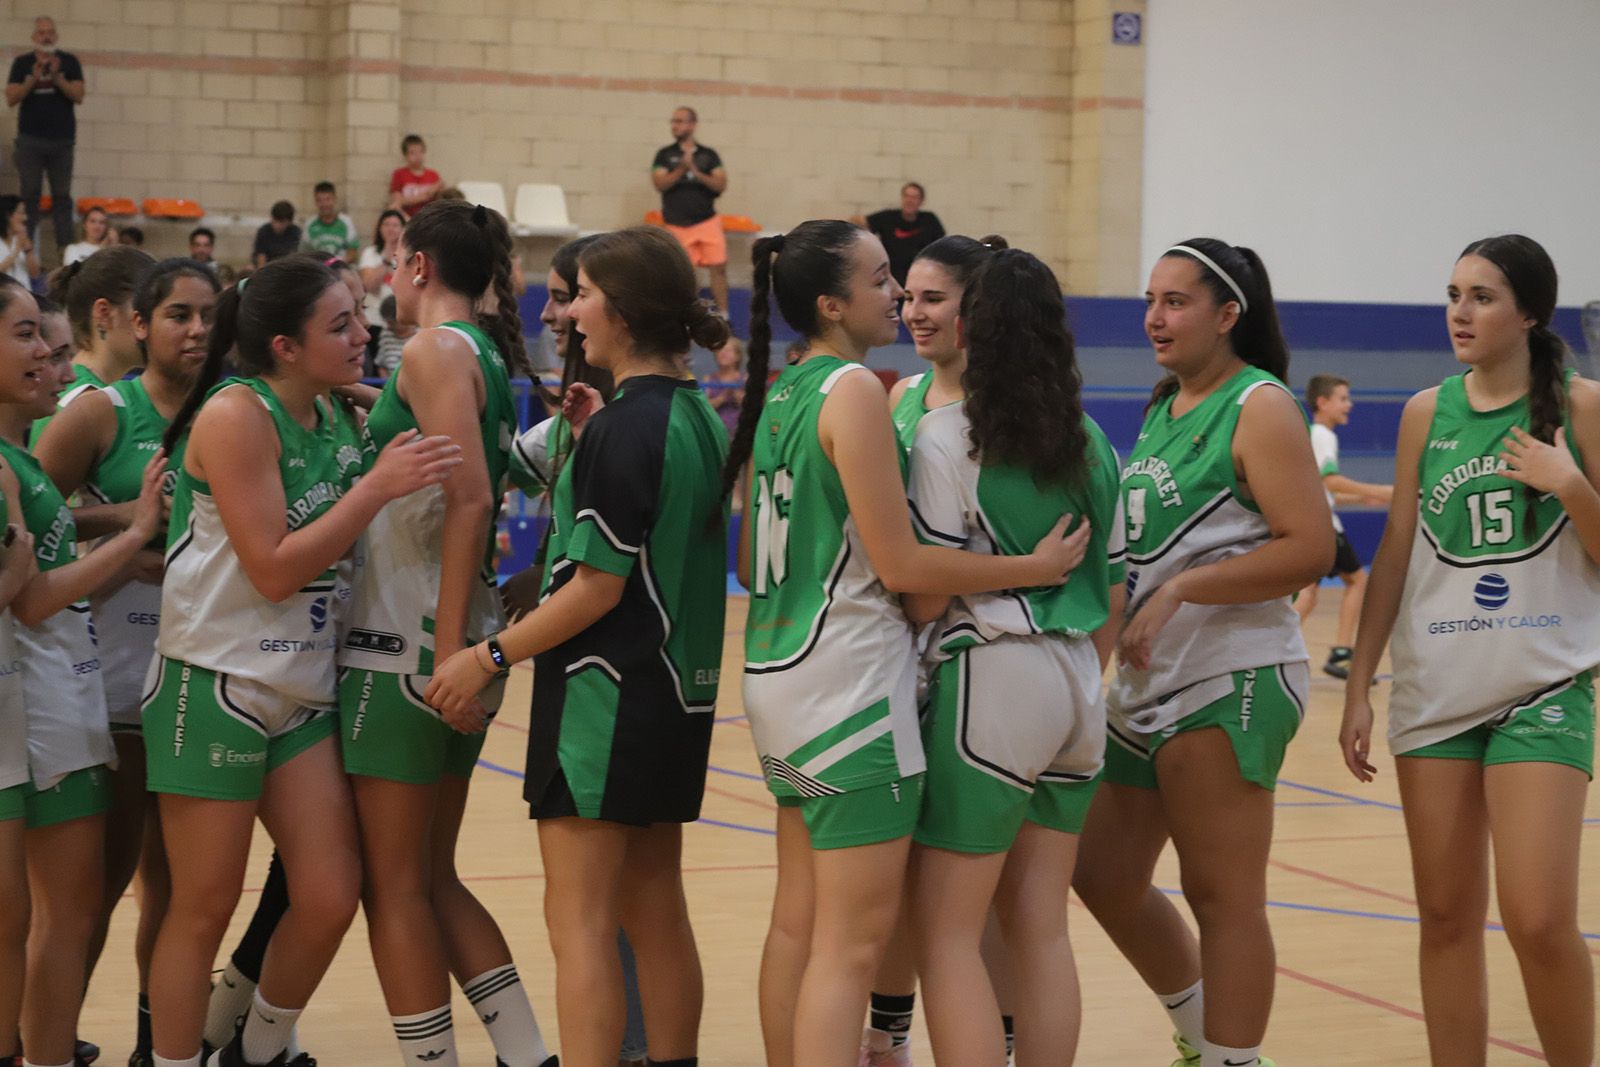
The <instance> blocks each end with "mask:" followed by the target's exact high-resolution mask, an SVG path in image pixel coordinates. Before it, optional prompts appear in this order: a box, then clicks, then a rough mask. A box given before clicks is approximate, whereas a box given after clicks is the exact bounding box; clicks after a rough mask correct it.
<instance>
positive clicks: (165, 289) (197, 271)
mask: <svg viewBox="0 0 1600 1067" xmlns="http://www.w3.org/2000/svg"><path fill="white" fill-rule="evenodd" d="M179 278H197V279H199V280H200V281H202V282H205V283H206V285H208V286H210V287H211V291H212V292H213V293H219V292H221V291H222V286H221V285H219V284H218V283H217V276H216V275H215V274H212V273H211V271H209V270H207V269H206V265H205V264H204V263H196V262H195V261H194V260H192V259H187V258H185V257H181V256H180V257H175V258H173V259H163V260H162V261H161V262H160V263H157V264H156V265H155V266H154V267H151V268H150V269H149V270H147V271H145V273H144V276H143V277H142V278H140V279H139V288H138V289H136V290H135V291H134V294H133V311H134V314H136V315H138V316H139V317H140V318H141V319H143V320H144V321H145V323H146V324H147V325H148V324H149V323H150V321H151V320H152V319H154V318H155V314H156V308H158V307H160V306H161V302H162V301H163V300H165V299H166V298H167V297H169V296H171V295H172V290H173V288H174V287H175V286H176V285H177V283H178V279H179ZM139 349H140V350H141V351H144V342H143V341H140V342H139ZM149 358H150V354H149V353H148V352H145V360H146V362H148V361H149Z"/></svg>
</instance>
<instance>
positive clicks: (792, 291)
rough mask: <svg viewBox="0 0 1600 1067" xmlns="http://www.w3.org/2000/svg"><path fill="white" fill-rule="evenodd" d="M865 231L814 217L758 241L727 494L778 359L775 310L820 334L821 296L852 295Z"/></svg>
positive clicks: (802, 329)
mask: <svg viewBox="0 0 1600 1067" xmlns="http://www.w3.org/2000/svg"><path fill="white" fill-rule="evenodd" d="M861 233H862V231H861V230H859V229H857V228H856V227H855V226H854V225H853V224H851V223H848V222H844V221H843V220H840V219H813V220H811V221H810V222H802V223H801V224H800V225H798V226H796V227H795V228H794V229H792V230H790V231H789V232H788V233H786V234H783V233H780V234H778V235H776V236H774V237H762V238H759V239H757V241H756V243H755V246H754V247H753V248H752V249H751V252H750V259H751V262H752V263H753V264H754V266H755V278H754V281H753V282H752V284H751V286H750V358H749V360H748V361H747V362H746V363H745V381H744V402H743V403H742V404H740V405H739V424H738V426H737V428H736V429H735V430H734V431H733V440H732V441H731V442H730V443H729V445H728V458H727V460H726V461H725V462H724V463H723V466H722V495H723V496H724V497H726V496H727V495H728V494H729V493H731V492H733V486H734V483H735V482H737V481H738V480H739V473H740V471H742V470H743V468H744V465H745V461H746V460H748V459H749V458H750V449H751V447H752V446H753V445H754V443H755V437H756V423H757V422H759V421H760V419H761V408H762V407H763V406H764V405H765V404H766V402H767V367H768V364H769V363H770V362H771V358H772V308H771V305H770V303H769V298H775V299H776V300H777V302H778V311H779V313H780V314H782V315H783V320H784V321H785V322H787V323H788V324H789V325H790V326H792V327H794V329H795V330H796V331H797V332H798V333H799V334H800V335H801V336H803V337H806V338H812V337H815V336H816V335H817V332H818V331H817V298H818V297H819V296H838V297H842V296H846V295H847V294H848V293H849V279H850V250H851V249H852V248H854V247H855V243H856V241H858V240H860V238H861Z"/></svg>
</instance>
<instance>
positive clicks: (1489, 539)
mask: <svg viewBox="0 0 1600 1067" xmlns="http://www.w3.org/2000/svg"><path fill="white" fill-rule="evenodd" d="M1529 425H1530V424H1529V416H1528V401H1527V398H1526V397H1524V398H1522V399H1520V400H1517V401H1515V402H1514V403H1511V404H1508V405H1506V406H1505V407H1501V408H1496V409H1494V410H1492V411H1477V410H1474V409H1473V407H1472V405H1471V403H1470V402H1469V400H1468V398H1467V389H1466V376H1465V375H1458V376H1456V377H1452V378H1447V379H1445V381H1444V383H1443V384H1442V385H1440V386H1439V390H1438V397H1437V400H1436V403H1435V408H1434V414H1433V422H1432V424H1431V425H1430V426H1429V428H1428V443H1427V446H1426V447H1425V448H1424V449H1423V450H1422V458H1421V461H1420V463H1419V464H1418V471H1417V473H1418V479H1419V484H1420V488H1421V493H1420V496H1419V499H1418V521H1417V533H1416V538H1415V539H1414V540H1413V542H1412V545H1411V559H1410V562H1409V564H1408V569H1407V572H1406V585H1405V592H1404V593H1403V595H1402V596H1401V600H1400V610H1399V614H1398V615H1397V616H1396V622H1395V629H1394V637H1393V642H1392V653H1393V658H1394V675H1395V682H1394V691H1393V693H1392V695H1391V696H1390V698H1389V745H1390V748H1391V750H1392V751H1393V752H1394V753H1395V754H1396V755H1444V756H1457V755H1462V754H1463V753H1461V752H1460V751H1457V750H1458V749H1459V748H1460V746H1459V745H1457V746H1455V747H1454V748H1452V749H1450V750H1447V751H1433V750H1432V746H1435V745H1438V744H1440V743H1441V742H1449V741H1451V740H1452V739H1456V738H1458V737H1461V736H1462V735H1466V734H1469V733H1473V732H1476V733H1477V735H1478V737H1479V742H1480V743H1479V746H1478V749H1479V752H1478V755H1479V758H1482V759H1483V760H1484V761H1485V762H1490V763H1495V762H1520V761H1524V760H1530V759H1531V760H1537V761H1545V762H1558V763H1569V764H1571V765H1573V766H1577V767H1580V768H1582V769H1583V770H1584V771H1585V772H1590V771H1591V768H1592V764H1593V759H1594V693H1593V679H1592V675H1593V671H1594V669H1595V667H1596V666H1597V665H1600V642H1597V641H1596V633H1597V632H1600V568H1597V567H1596V566H1595V564H1594V563H1593V561H1591V560H1590V559H1589V556H1588V554H1587V553H1586V552H1585V551H1584V548H1583V542H1582V541H1581V539H1580V538H1579V535H1578V531H1577V530H1576V529H1575V528H1574V527H1573V525H1572V522H1571V521H1570V520H1569V518H1568V517H1567V513H1566V511H1565V510H1564V509H1563V508H1562V506H1561V502H1560V501H1559V500H1557V499H1556V498H1555V497H1554V496H1553V495H1548V494H1547V495H1544V496H1540V497H1538V498H1536V499H1533V500H1530V499H1529V496H1528V493H1527V491H1526V490H1525V489H1524V487H1523V486H1522V485H1520V484H1518V483H1517V482H1514V481H1512V480H1511V479H1509V478H1507V477H1506V476H1505V475H1504V474H1503V473H1502V472H1503V471H1504V470H1505V464H1504V462H1502V461H1501V459H1500V452H1501V451H1502V450H1503V447H1504V446H1503V444H1502V442H1503V441H1504V440H1505V438H1506V437H1507V435H1508V434H1509V433H1510V432H1511V428H1512V427H1514V426H1517V427H1521V428H1522V429H1524V430H1527V429H1528V428H1529ZM1568 441H1569V448H1571V451H1572V453H1573V456H1574V458H1579V457H1578V452H1577V449H1576V448H1575V447H1572V446H1571V445H1570V441H1571V429H1570V427H1569V429H1568ZM1581 462H1582V460H1581V458H1579V463H1580V465H1581ZM1485 727H1487V729H1484V728H1485Z"/></svg>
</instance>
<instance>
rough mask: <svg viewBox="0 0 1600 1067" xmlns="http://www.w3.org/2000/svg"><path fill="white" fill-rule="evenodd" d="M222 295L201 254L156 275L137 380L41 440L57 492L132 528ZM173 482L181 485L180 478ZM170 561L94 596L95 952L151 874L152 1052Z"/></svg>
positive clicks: (162, 864) (66, 417)
mask: <svg viewBox="0 0 1600 1067" xmlns="http://www.w3.org/2000/svg"><path fill="white" fill-rule="evenodd" d="M217 292H218V286H217V282H216V277H215V276H214V275H213V274H212V273H211V272H210V271H209V270H207V269H206V268H205V267H203V266H201V265H200V264H198V263H195V262H194V261H192V260H187V259H169V260H166V261H165V262H163V263H160V264H158V265H157V266H156V267H155V268H153V269H152V270H150V271H148V272H147V273H146V274H145V276H144V277H143V278H142V279H141V280H140V283H139V286H138V289H137V290H136V291H135V293H134V299H133V326H134V335H135V337H136V338H137V339H138V341H139V343H140V345H141V346H142V347H143V349H144V353H145V366H144V369H143V371H141V372H140V374H139V376H138V377H136V378H127V379H121V380H118V381H116V382H113V383H112V384H111V385H109V386H107V387H105V388H104V389H94V390H89V391H86V392H84V393H83V394H82V395H80V396H79V397H78V399H77V400H75V401H73V402H72V403H71V404H69V405H67V406H66V407H65V408H63V409H62V411H61V413H60V414H59V415H57V416H56V417H55V418H54V419H52V420H51V422H50V425H49V426H48V427H47V428H46V429H45V431H44V433H43V434H42V435H40V437H39V439H38V441H37V442H36V443H35V446H34V452H35V454H36V455H38V457H39V463H40V465H41V466H43V467H44V470H45V473H46V474H48V475H49V476H50V479H51V480H52V481H53V482H55V484H56V486H57V488H59V489H60V490H61V492H62V493H63V494H65V495H67V496H69V497H70V496H72V495H73V494H75V493H77V492H78V491H79V490H80V489H82V490H85V499H87V500H88V501H91V502H92V503H91V505H90V506H91V507H92V508H93V509H94V511H95V512H96V513H98V514H99V515H100V516H102V517H103V520H104V521H107V522H108V524H115V523H117V522H118V521H119V520H120V521H121V522H124V523H125V522H126V519H127V516H129V515H131V513H132V511H133V509H134V508H135V506H136V505H137V499H138V498H137V494H138V489H139V476H140V473H141V472H142V471H143V469H144V466H145V463H146V462H148V460H149V458H150V456H151V454H152V453H153V452H154V451H155V450H156V449H159V448H160V447H161V439H162V436H163V435H164V434H165V433H166V430H167V426H168V424H169V423H170V422H171V420H172V416H173V415H175V414H177V411H178V408H179V407H181V406H182V404H183V401H184V398H185V397H187V396H188V395H189V390H190V389H191V388H192V387H193V385H194V379H195V376H196V375H197V374H198V373H199V371H200V364H201V363H202V362H203V361H204V360H205V353H206V337H207V335H208V333H209V332H210V329H211V316H212V310H213V309H214V308H215V306H216V301H217ZM167 480H168V482H169V483H170V482H171V481H172V480H174V476H172V475H169V476H168V479H167ZM106 505H111V507H106ZM113 508H115V509H119V510H120V513H115V512H113V510H112V509H113ZM83 510H86V509H80V513H81V512H82V511H83ZM161 565H162V564H161V552H160V550H159V548H156V549H152V548H150V547H148V546H147V547H146V548H145V549H144V550H143V551H141V552H140V554H139V555H138V556H136V557H135V559H134V561H133V562H132V563H131V564H130V566H129V568H128V569H127V570H126V571H125V572H124V573H122V574H119V575H118V576H117V577H116V579H114V580H113V582H111V583H110V584H109V585H107V586H105V587H104V588H102V589H99V590H96V592H95V596H94V598H93V603H94V607H95V637H96V640H97V642H98V645H99V649H100V659H101V663H102V666H103V668H104V669H103V672H102V673H103V674H104V676H105V687H106V705H107V712H108V713H109V716H110V720H111V737H112V741H113V742H114V743H115V744H116V746H117V768H116V770H115V771H114V772H112V774H111V791H112V792H111V808H110V811H109V812H108V814H107V817H106V897H105V907H104V909H103V911H102V916H101V921H100V923H99V925H98V927H97V929H96V937H95V942H94V945H93V946H92V951H91V953H90V970H91V972H92V971H93V969H94V964H95V962H96V960H97V959H98V957H99V954H100V948H101V946H103V945H104V943H105V932H106V927H107V925H108V924H109V923H110V920H111V914H112V911H113V910H114V909H115V907H116V905H117V902H118V901H119V900H121V898H122V894H123V892H124V890H126V889H127V887H128V883H129V881H130V880H131V879H132V877H133V873H134V869H135V868H136V867H137V868H139V869H140V870H141V872H142V873H141V875H140V879H139V927H138V933H137V935H136V936H135V938H134V959H135V962H136V964H137V969H138V975H139V999H140V1004H141V1022H142V1024H143V1025H141V1027H140V1033H139V1040H138V1041H137V1043H136V1049H137V1050H138V1051H141V1052H143V1053H145V1054H146V1055H148V1054H149V1007H148V1003H147V1001H146V995H147V993H148V990H149V986H148V979H149V969H150V951H151V949H152V948H153V947H154V945H155V936H156V931H157V930H158V929H160V926H161V916H162V914H163V913H164V912H165V911H166V881H167V872H166V857H165V854H164V852H163V850H162V846H161V837H160V826H159V823H157V822H156V821H155V818H154V815H155V804H154V801H153V798H151V796H150V794H149V793H148V792H147V791H146V789H145V749H144V739H143V736H142V734H141V733H140V732H139V715H140V705H141V703H142V699H143V696H144V682H145V675H146V673H147V668H148V667H149V666H150V656H151V654H152V653H153V652H154V651H155V641H156V627H157V623H158V620H159V618H160V611H161V584H160V577H161ZM147 826H148V829H149V833H148V835H147V834H146V828H147Z"/></svg>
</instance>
